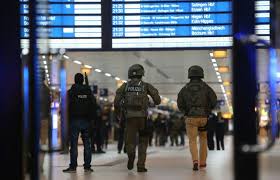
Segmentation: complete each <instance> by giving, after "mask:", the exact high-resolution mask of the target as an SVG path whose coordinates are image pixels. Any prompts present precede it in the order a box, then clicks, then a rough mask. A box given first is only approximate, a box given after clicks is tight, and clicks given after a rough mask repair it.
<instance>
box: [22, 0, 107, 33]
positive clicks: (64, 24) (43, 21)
mask: <svg viewBox="0 0 280 180" xmlns="http://www.w3.org/2000/svg"><path fill="white" fill-rule="evenodd" d="M20 2H21V4H20V13H21V17H20V23H21V26H22V28H21V37H23V38H28V37H29V30H28V26H29V23H30V22H29V18H28V16H27V15H28V13H29V12H28V11H29V7H28V4H27V3H26V2H28V1H25V0H21V1H20ZM49 2H50V4H49V6H48V9H49V12H48V16H45V15H43V13H42V12H43V10H40V9H38V15H37V17H36V20H37V25H38V26H39V27H48V28H42V29H48V32H46V31H44V32H45V33H48V37H49V38H79V37H83V38H84V37H89V38H95V37H99V38H100V37H101V22H102V20H101V0H91V1H90V0H49ZM75 2H79V3H75ZM98 2H99V3H98ZM57 3H59V4H57ZM40 11H42V12H40ZM83 27H86V28H83Z"/></svg>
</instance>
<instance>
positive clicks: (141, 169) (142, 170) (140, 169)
mask: <svg viewBox="0 0 280 180" xmlns="http://www.w3.org/2000/svg"><path fill="white" fill-rule="evenodd" d="M147 171H148V169H146V168H137V172H147Z"/></svg>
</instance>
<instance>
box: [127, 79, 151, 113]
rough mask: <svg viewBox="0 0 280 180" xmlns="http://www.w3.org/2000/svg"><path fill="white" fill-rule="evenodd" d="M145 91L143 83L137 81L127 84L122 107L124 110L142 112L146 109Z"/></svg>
mask: <svg viewBox="0 0 280 180" xmlns="http://www.w3.org/2000/svg"><path fill="white" fill-rule="evenodd" d="M147 98H148V97H147V91H146V89H145V86H144V83H143V82H142V81H139V82H138V83H133V82H131V81H129V82H127V84H126V87H125V95H124V106H125V107H126V109H133V110H139V111H140V110H143V109H146V108H147V103H148V101H147Z"/></svg>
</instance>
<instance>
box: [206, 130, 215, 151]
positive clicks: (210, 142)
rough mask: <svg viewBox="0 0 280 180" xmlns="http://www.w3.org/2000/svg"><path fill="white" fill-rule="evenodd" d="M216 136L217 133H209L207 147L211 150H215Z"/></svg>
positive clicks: (210, 131)
mask: <svg viewBox="0 0 280 180" xmlns="http://www.w3.org/2000/svg"><path fill="white" fill-rule="evenodd" d="M214 134H215V131H212V130H208V131H207V145H208V149H209V150H214V149H215V143H214Z"/></svg>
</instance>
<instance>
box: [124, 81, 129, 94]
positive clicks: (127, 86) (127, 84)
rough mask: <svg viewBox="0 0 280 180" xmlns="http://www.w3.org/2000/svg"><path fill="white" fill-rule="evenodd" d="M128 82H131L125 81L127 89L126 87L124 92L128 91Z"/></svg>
mask: <svg viewBox="0 0 280 180" xmlns="http://www.w3.org/2000/svg"><path fill="white" fill-rule="evenodd" d="M128 82H129V81H127V82H126V83H125V89H124V92H127V88H128Z"/></svg>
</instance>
